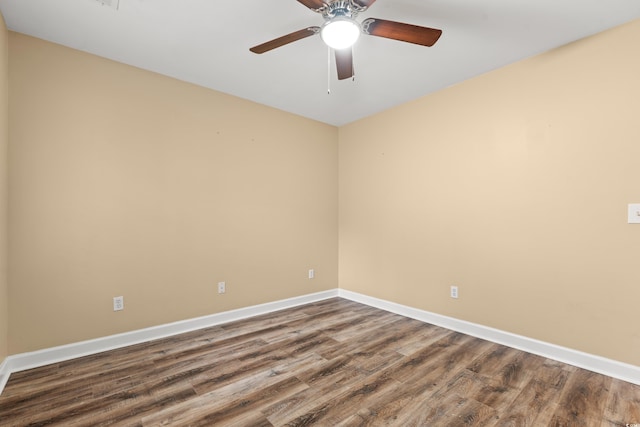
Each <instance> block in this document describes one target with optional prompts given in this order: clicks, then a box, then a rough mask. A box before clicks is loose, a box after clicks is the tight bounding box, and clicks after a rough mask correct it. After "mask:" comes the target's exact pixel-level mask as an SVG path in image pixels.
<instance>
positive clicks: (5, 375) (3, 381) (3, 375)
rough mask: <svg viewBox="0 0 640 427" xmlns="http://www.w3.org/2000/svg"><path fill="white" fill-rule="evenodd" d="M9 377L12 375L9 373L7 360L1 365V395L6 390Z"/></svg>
mask: <svg viewBox="0 0 640 427" xmlns="http://www.w3.org/2000/svg"><path fill="white" fill-rule="evenodd" d="M9 375H11V372H9V369H8V367H7V359H5V360H3V361H2V363H0V394H2V390H4V386H5V385H6V384H7V381H9Z"/></svg>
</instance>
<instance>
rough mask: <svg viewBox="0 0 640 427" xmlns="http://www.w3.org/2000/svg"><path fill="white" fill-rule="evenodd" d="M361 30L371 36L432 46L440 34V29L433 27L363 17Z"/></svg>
mask: <svg viewBox="0 0 640 427" xmlns="http://www.w3.org/2000/svg"><path fill="white" fill-rule="evenodd" d="M362 32H363V33H365V34H370V35H372V36H378V37H384V38H386V39H393V40H400V41H402V42H408V43H414V44H419V45H422V46H433V45H434V44H435V43H436V42H437V41H438V39H439V38H440V35H442V30H436V29H435V28H427V27H419V26H417V25H411V24H404V23H402V22H394V21H387V20H385V19H377V18H369V19H365V20H364V21H363V22H362Z"/></svg>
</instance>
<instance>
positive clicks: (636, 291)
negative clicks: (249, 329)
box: [339, 21, 640, 365]
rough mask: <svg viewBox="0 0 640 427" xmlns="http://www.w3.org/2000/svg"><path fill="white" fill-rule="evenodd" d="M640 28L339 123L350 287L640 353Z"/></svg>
mask: <svg viewBox="0 0 640 427" xmlns="http://www.w3.org/2000/svg"><path fill="white" fill-rule="evenodd" d="M638 40H640V21H636V22H633V23H631V24H628V25H626V26H623V27H619V28H617V29H614V30H612V31H608V32H606V33H604V34H601V35H598V36H595V37H592V38H589V39H585V40H582V41H580V42H576V43H573V44H571V45H568V46H565V47H563V48H560V49H557V50H554V51H552V52H549V53H546V54H543V55H540V56H537V57H535V58H532V59H529V60H526V61H522V62H520V63H517V64H514V65H511V66H508V67H506V68H503V69H499V70H496V71H494V72H491V73H488V74H486V75H483V76H481V77H478V78H475V79H473V80H470V81H467V82H465V83H462V84H459V85H456V86H454V87H451V88H448V89H446V90H443V91H441V92H438V93H436V94H433V95H431V96H427V97H424V98H422V99H420V100H418V101H416V102H412V103H409V104H405V105H402V106H400V107H398V108H395V109H392V110H390V111H387V112H384V113H382V114H379V115H376V116H375V117H370V118H367V119H364V120H361V121H358V122H356V123H353V124H351V125H348V126H344V127H342V128H340V133H339V138H340V152H339V158H340V167H339V173H340V202H339V206H340V232H339V235H340V239H339V240H340V249H339V253H340V258H339V259H340V261H339V265H340V273H339V282H340V286H341V287H342V288H344V289H348V290H352V291H356V292H362V293H365V294H368V295H371V296H375V297H379V298H384V299H387V300H391V301H395V302H398V303H402V304H406V305H409V306H413V307H418V308H420V309H425V310H429V311H432V312H436V313H440V314H443V315H447V316H453V317H456V318H459V319H464V320H468V321H471V322H476V323H479V324H483V325H487V326H491V327H495V328H499V329H502V330H506V331H511V332H514V333H517V334H522V335H525V336H528V337H532V338H537V339H540V340H543V341H547V342H551V343H556V344H560V345H563V346H567V347H570V348H574V349H578V350H583V351H586V352H589V353H593V354H597V355H602V356H605V357H609V358H613V359H617V360H620V361H624V362H628V363H631V364H635V365H640V332H639V329H638V319H639V317H638V316H639V314H640V307H639V303H638V301H640V268H639V266H640V225H628V224H627V223H626V220H627V214H626V210H627V204H628V203H640V186H639V185H640V175H639V171H640V126H638V114H639V112H640V78H639V77H638V76H640V56H639V55H637V41H638ZM425 78H428V76H427V77H425ZM450 285H457V286H459V292H460V298H459V299H458V300H454V299H451V298H449V296H448V294H449V286H450Z"/></svg>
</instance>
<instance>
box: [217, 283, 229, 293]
mask: <svg viewBox="0 0 640 427" xmlns="http://www.w3.org/2000/svg"><path fill="white" fill-rule="evenodd" d="M225 292H227V285H226V284H225V283H224V282H218V293H219V294H224V293H225Z"/></svg>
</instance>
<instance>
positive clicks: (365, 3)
mask: <svg viewBox="0 0 640 427" xmlns="http://www.w3.org/2000/svg"><path fill="white" fill-rule="evenodd" d="M353 2H354V3H355V4H356V5H358V6H359V7H361V8H362V11H364V10H365V9H367V8H368V7H369V6H371V5H372V4H373V3H375V2H376V0H353Z"/></svg>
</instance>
